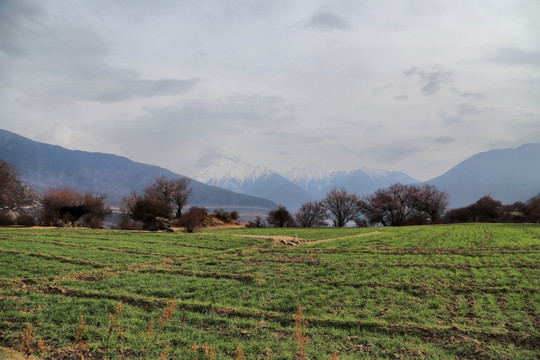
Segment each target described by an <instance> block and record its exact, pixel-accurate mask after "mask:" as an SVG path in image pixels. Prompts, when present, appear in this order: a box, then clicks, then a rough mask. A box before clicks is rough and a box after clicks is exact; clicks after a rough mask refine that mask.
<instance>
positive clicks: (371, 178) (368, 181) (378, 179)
mask: <svg viewBox="0 0 540 360" xmlns="http://www.w3.org/2000/svg"><path fill="white" fill-rule="evenodd" d="M286 177H287V178H288V179H289V180H291V181H292V182H294V183H295V184H296V185H298V186H300V187H301V188H302V189H304V190H306V191H307V192H309V193H310V194H311V196H312V197H314V198H315V199H322V198H323V197H324V196H325V195H326V193H327V192H328V191H329V190H331V189H332V188H334V187H337V188H345V189H347V191H349V192H352V193H356V194H359V195H368V194H371V193H373V192H374V191H375V190H377V189H379V188H385V187H388V186H390V184H392V183H397V182H400V183H402V184H412V183H417V182H418V180H416V179H414V178H412V177H410V176H409V175H407V174H404V173H402V172H399V171H387V170H382V169H370V168H366V167H363V168H360V169H358V170H353V171H334V172H327V171H325V170H323V169H320V168H316V167H302V168H298V167H297V168H294V169H292V170H291V171H289V172H288V173H287V174H286Z"/></svg>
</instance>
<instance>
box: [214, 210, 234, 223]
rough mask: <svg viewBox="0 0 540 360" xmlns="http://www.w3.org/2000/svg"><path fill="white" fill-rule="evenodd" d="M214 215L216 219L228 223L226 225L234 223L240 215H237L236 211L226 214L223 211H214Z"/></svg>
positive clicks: (226, 212)
mask: <svg viewBox="0 0 540 360" xmlns="http://www.w3.org/2000/svg"><path fill="white" fill-rule="evenodd" d="M214 215H216V217H217V218H218V219H220V220H222V221H224V222H228V223H231V222H235V221H237V220H238V218H239V217H240V215H239V214H238V211H231V212H228V211H225V210H223V209H215V210H214Z"/></svg>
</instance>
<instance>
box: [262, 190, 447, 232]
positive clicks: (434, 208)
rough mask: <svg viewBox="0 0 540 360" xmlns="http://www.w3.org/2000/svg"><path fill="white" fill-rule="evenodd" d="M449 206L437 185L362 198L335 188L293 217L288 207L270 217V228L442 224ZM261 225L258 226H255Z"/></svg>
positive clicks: (375, 193) (386, 191)
mask: <svg viewBox="0 0 540 360" xmlns="http://www.w3.org/2000/svg"><path fill="white" fill-rule="evenodd" d="M447 205H448V194H447V193H445V192H443V191H440V190H438V189H437V188H436V187H435V186H433V185H423V186H417V185H403V184H401V183H396V184H392V185H390V186H389V187H388V188H386V189H379V190H377V191H375V192H374V193H373V194H372V195H369V196H365V197H360V196H359V195H357V194H354V193H349V192H348V191H347V190H346V189H343V188H341V189H338V188H334V189H332V190H330V191H329V192H328V193H327V194H326V197H325V198H324V199H322V200H321V201H310V202H307V203H305V204H303V205H302V206H301V207H300V209H299V210H298V212H296V214H294V216H293V215H291V214H290V213H289V212H288V211H287V209H286V208H285V207H284V206H280V207H279V208H278V209H276V210H272V211H270V212H269V213H268V216H267V218H266V220H267V221H268V224H269V225H271V226H276V227H284V226H300V227H318V226H328V221H330V222H331V224H332V225H333V226H335V227H343V226H345V225H347V224H349V223H352V222H354V223H355V224H356V225H357V226H379V225H382V226H401V225H413V224H420V223H422V224H427V223H438V222H439V221H440V219H441V216H442V214H443V213H444V211H445V209H446V207H447ZM255 225H257V224H255Z"/></svg>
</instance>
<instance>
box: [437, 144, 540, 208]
mask: <svg viewBox="0 0 540 360" xmlns="http://www.w3.org/2000/svg"><path fill="white" fill-rule="evenodd" d="M426 183H428V184H433V185H435V186H437V188H439V189H441V190H445V191H446V192H448V194H449V195H450V208H455V207H461V206H465V205H469V204H471V203H473V202H474V201H476V200H478V199H479V198H480V197H482V196H484V195H491V197H493V198H494V199H496V200H500V201H502V203H503V204H511V203H514V202H516V201H527V200H528V199H530V198H532V197H533V196H534V195H535V194H538V192H539V191H540V144H526V145H522V146H520V147H518V148H515V149H499V150H492V151H487V152H482V153H479V154H476V155H474V156H472V157H470V158H468V159H467V160H465V161H462V162H461V163H459V164H458V165H456V166H454V167H453V168H452V169H450V170H448V171H447V172H446V173H444V174H443V175H441V176H438V177H436V178H434V179H431V180H429V181H426Z"/></svg>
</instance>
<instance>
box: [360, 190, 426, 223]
mask: <svg viewBox="0 0 540 360" xmlns="http://www.w3.org/2000/svg"><path fill="white" fill-rule="evenodd" d="M419 193H420V188H419V187H418V186H414V185H403V184H400V183H396V184H392V185H390V187H388V188H386V189H379V190H377V191H375V193H374V194H373V195H370V196H368V197H366V198H365V199H364V200H363V201H362V204H361V208H362V214H363V215H364V216H365V217H366V218H367V221H368V222H369V223H370V224H379V223H380V224H382V225H383V226H400V225H403V223H404V222H405V220H407V219H408V218H409V217H410V216H412V215H413V214H415V212H416V211H417V205H418V196H419V195H418V194H419Z"/></svg>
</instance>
